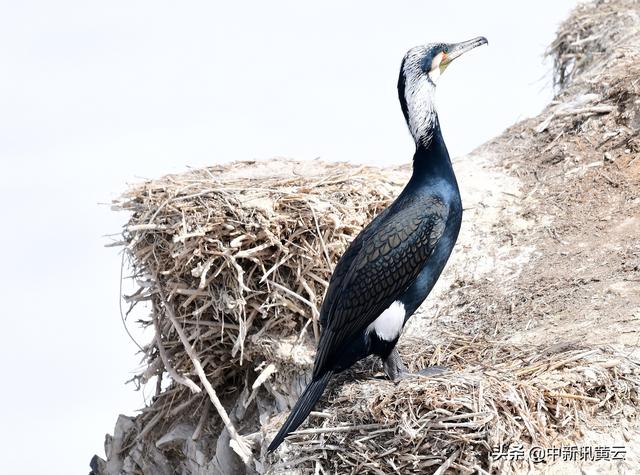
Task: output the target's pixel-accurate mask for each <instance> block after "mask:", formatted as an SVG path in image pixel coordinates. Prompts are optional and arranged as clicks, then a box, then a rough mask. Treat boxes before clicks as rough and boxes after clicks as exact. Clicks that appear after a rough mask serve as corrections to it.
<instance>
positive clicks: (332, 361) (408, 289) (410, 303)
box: [267, 37, 487, 452]
mask: <svg viewBox="0 0 640 475" xmlns="http://www.w3.org/2000/svg"><path fill="white" fill-rule="evenodd" d="M486 43H487V40H486V39H485V38H484V37H478V38H475V39H472V40H469V41H464V42H462V43H453V44H446V43H436V44H428V45H425V46H417V47H415V48H412V49H410V50H409V51H408V52H407V54H406V55H405V57H404V59H403V60H402V66H401V68H400V78H399V80H398V96H399V98H400V104H401V106H402V112H403V113H404V118H405V120H406V121H407V125H408V126H409V130H410V131H411V135H412V136H413V138H414V140H415V143H416V152H415V154H414V156H413V174H412V175H411V179H410V180H409V183H407V185H406V187H405V188H404V190H402V193H400V196H398V198H397V199H396V200H395V201H394V202H393V203H392V204H391V206H389V207H388V208H387V209H385V210H384V211H383V212H382V213H380V214H379V215H378V216H377V217H376V218H375V219H374V220H373V221H371V223H369V225H367V227H366V228H365V229H364V230H363V231H362V232H361V233H360V234H359V235H358V236H357V237H356V238H355V239H354V240H353V242H352V243H351V245H350V246H349V248H348V249H347V250H346V252H345V253H344V255H343V256H342V258H340V260H339V261H338V264H337V265H336V268H335V271H334V273H333V276H332V277H331V282H330V284H329V289H328V290H327V293H326V295H325V298H324V302H323V304H322V309H321V312H320V325H321V334H320V342H319V344H318V351H317V353H316V358H315V364H314V368H313V376H312V380H311V383H309V385H308V386H307V387H306V389H305V390H304V392H303V393H302V395H301V396H300V399H299V400H298V402H297V403H296V405H295V406H294V408H293V409H292V410H291V414H289V418H288V419H287V420H286V422H285V423H284V425H283V426H282V428H281V429H280V431H279V432H278V434H277V435H276V436H275V438H274V439H273V441H272V442H271V444H270V445H269V448H268V449H267V450H268V451H269V452H272V451H274V450H275V449H276V448H277V447H278V446H279V445H280V444H281V443H282V441H283V440H284V438H285V437H286V436H287V435H288V434H289V433H290V432H292V431H294V430H296V429H297V428H298V426H299V425H300V424H301V423H302V422H303V421H304V420H305V419H306V418H307V416H308V415H309V413H310V412H311V409H312V408H313V406H314V404H315V403H316V401H317V400H318V399H319V398H320V396H321V395H322V393H323V391H324V389H325V388H326V386H327V383H328V382H329V380H330V379H331V376H332V375H333V374H335V373H338V372H340V371H343V370H345V369H347V368H349V367H350V366H351V365H353V364H354V363H355V362H356V361H358V360H360V359H362V358H364V357H366V356H368V355H371V354H374V355H377V356H379V357H380V358H382V361H383V363H384V370H385V373H386V374H387V376H388V377H389V378H391V379H393V380H395V379H397V378H399V377H401V376H402V375H403V374H405V373H406V368H405V366H404V364H403V363H402V360H401V359H400V356H399V354H398V351H397V350H396V349H395V346H396V343H397V341H398V338H399V337H400V333H401V332H402V328H403V327H404V325H405V323H406V322H407V320H408V319H409V317H410V316H411V315H412V314H413V312H415V311H416V309H417V308H418V307H419V306H420V304H421V303H422V301H423V300H424V299H425V298H426V297H427V295H428V294H429V292H430V291H431V289H432V288H433V286H434V284H435V283H436V281H437V280H438V277H439V276H440V273H441V272H442V269H443V268H444V266H445V264H446V262H447V260H448V259H449V255H450V254H451V251H452V249H453V246H454V244H455V242H456V239H457V237H458V232H459V230H460V223H461V219H462V203H461V201H460V192H459V190H458V184H457V182H456V177H455V174H454V173H453V168H452V166H451V160H450V159H449V153H448V152H447V147H446V145H445V143H444V139H443V138H442V133H441V131H440V124H439V122H438V114H437V113H436V110H435V105H434V93H435V87H436V81H437V80H438V78H439V77H440V74H441V73H442V72H443V71H444V70H445V68H446V67H447V66H448V65H449V63H451V61H453V60H454V59H455V58H457V57H458V56H460V55H462V54H463V53H465V52H466V51H469V50H471V49H473V48H475V47H476V46H480V45H483V44H486Z"/></svg>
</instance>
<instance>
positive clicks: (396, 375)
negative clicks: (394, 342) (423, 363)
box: [383, 348, 408, 381]
mask: <svg viewBox="0 0 640 475" xmlns="http://www.w3.org/2000/svg"><path fill="white" fill-rule="evenodd" d="M383 366H384V372H385V374H386V375H387V377H388V378H389V379H390V380H391V381H397V380H399V379H401V378H402V377H403V376H405V375H406V374H407V373H408V371H407V367H406V366H405V365H404V363H403V362H402V358H401V357H400V353H398V350H396V349H395V348H394V349H393V350H391V353H390V354H389V356H387V359H386V360H384V364H383Z"/></svg>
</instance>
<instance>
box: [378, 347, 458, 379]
mask: <svg viewBox="0 0 640 475" xmlns="http://www.w3.org/2000/svg"><path fill="white" fill-rule="evenodd" d="M383 366H384V372H385V374H386V375H387V377H388V378H389V379H390V380H391V381H398V380H400V379H402V378H406V377H409V376H436V375H438V374H441V373H444V372H445V371H446V370H447V369H446V368H445V367H444V366H430V367H428V368H424V369H422V370H420V371H418V372H417V373H411V372H409V370H407V367H406V366H405V364H404V363H403V362H402V358H401V357H400V353H398V350H397V349H395V348H394V349H393V350H391V353H390V354H389V356H387V359H385V360H384V364H383Z"/></svg>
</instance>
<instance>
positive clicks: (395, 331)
mask: <svg viewBox="0 0 640 475" xmlns="http://www.w3.org/2000/svg"><path fill="white" fill-rule="evenodd" d="M404 316H405V311H404V305H402V302H400V301H398V300H396V301H395V302H393V303H392V304H391V305H390V306H389V308H388V309H386V310H385V311H384V312H382V313H381V314H380V316H379V317H378V318H376V319H375V320H374V322H373V323H371V324H370V325H369V326H368V327H367V333H369V332H371V331H375V332H376V334H377V335H378V337H379V338H381V339H383V340H385V341H393V340H395V339H396V338H398V336H399V335H400V332H401V331H402V326H403V325H404Z"/></svg>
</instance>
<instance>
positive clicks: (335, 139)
mask: <svg viewBox="0 0 640 475" xmlns="http://www.w3.org/2000/svg"><path fill="white" fill-rule="evenodd" d="M574 3H575V2H574V1H569V0H566V1H564V2H558V1H552V0H539V1H537V2H509V1H499V2H498V1H485V2H479V1H471V0H469V1H450V2H432V1H422V2H419V1H407V0H405V1H395V2H381V1H357V2H356V1H352V2H338V1H327V0H325V1H322V2H313V3H311V2H304V3H303V2H294V1H290V2H283V1H269V2H257V1H254V2H195V1H194V2H168V1H158V0H155V1H120V0H110V1H102V2H96V1H86V0H85V1H57V2H47V1H21V2H8V1H7V2H3V3H2V5H1V7H0V68H1V69H0V70H1V71H2V72H1V73H0V160H1V163H2V168H3V171H2V173H0V198H1V200H2V208H1V209H2V211H1V213H2V214H1V217H2V223H3V232H2V233H1V234H0V246H1V247H2V249H3V250H4V256H3V272H2V273H1V276H0V289H2V294H0V295H1V296H2V302H3V313H4V315H3V317H4V318H3V321H4V329H3V335H4V338H3V340H4V341H3V342H2V345H1V347H0V357H1V358H2V361H3V362H4V365H3V372H2V374H1V375H0V378H2V381H3V385H2V386H3V387H2V391H0V427H2V431H0V452H2V456H1V457H0V473H7V474H9V473H10V474H23V473H25V474H26V473H29V474H36V473H47V474H58V473H59V474H71V473H87V472H88V471H89V468H88V462H89V460H90V458H91V456H92V455H93V454H94V453H99V454H102V453H103V452H102V443H103V440H104V434H105V433H106V432H111V431H112V430H113V425H114V423H115V421H116V417H117V415H118V413H120V412H123V413H128V414H132V413H133V411H134V409H136V408H138V407H140V406H142V405H143V398H142V394H141V393H139V392H134V391H133V387H132V386H131V385H127V386H125V385H124V381H125V380H127V379H129V378H130V377H131V375H132V372H133V370H134V369H135V368H136V367H137V364H138V362H139V356H137V355H135V351H136V347H135V346H134V345H133V343H131V342H130V341H129V340H128V338H127V336H126V335H125V332H124V330H123V328H122V326H121V323H120V319H119V318H120V317H119V313H118V275H119V270H120V269H119V266H120V258H119V255H118V252H117V250H114V249H105V248H104V247H103V246H104V244H106V243H107V242H109V240H108V239H106V238H104V237H103V236H104V235H106V234H111V233H116V232H118V231H119V230H120V229H121V226H122V225H123V224H124V222H125V219H126V216H125V215H124V214H115V213H113V212H111V211H110V210H109V208H108V206H100V205H98V203H100V202H102V203H104V202H109V201H110V200H111V199H112V198H113V197H115V196H117V194H118V193H119V192H120V191H122V190H124V188H125V184H126V183H127V182H132V181H135V180H137V179H138V178H139V177H155V176H158V175H160V174H164V173H168V172H175V171H181V170H185V168H186V167H187V166H195V167H199V166H204V165H211V164H215V163H221V162H226V161H230V160H239V159H252V158H268V157H272V156H290V157H295V158H303V159H311V158H315V157H322V158H323V159H326V160H348V161H352V162H359V163H369V164H380V165H382V164H401V163H407V162H409V161H410V159H411V154H412V148H413V144H412V141H411V138H410V136H409V134H408V132H407V131H406V127H405V125H404V120H403V117H402V113H401V111H400V107H399V105H398V102H397V93H396V81H397V75H398V70H399V66H400V61H401V58H402V56H403V54H404V53H405V51H406V50H407V49H408V48H409V47H412V46H414V45H416V44H421V43H426V42H430V41H447V42H449V41H451V42H453V41H462V40H466V39H469V38H472V37H475V36H478V35H484V36H486V37H487V38H488V39H489V46H488V47H481V48H478V49H477V50H475V51H473V52H472V53H470V54H468V55H467V56H465V57H463V58H461V59H459V60H457V61H456V62H455V63H454V64H453V65H452V66H450V67H449V68H448V69H447V71H446V73H445V74H444V75H443V76H442V78H441V79H440V82H439V85H438V110H439V113H440V120H441V123H442V127H443V130H444V134H445V140H446V142H447V145H448V146H449V150H450V152H451V153H452V155H454V156H455V155H458V154H462V153H466V152H468V151H470V150H471V149H472V148H473V147H475V146H477V145H479V144H481V143H482V142H484V141H486V140H488V139H490V138H491V137H493V136H494V135H496V134H498V133H499V132H500V131H501V130H503V129H504V128H505V127H507V126H508V125H510V124H511V123H513V122H514V121H516V120H517V119H519V118H523V117H526V116H529V115H532V114H535V113H537V112H538V111H539V110H540V109H541V108H542V107H543V106H544V105H545V104H546V102H547V101H548V100H549V99H550V97H551V91H550V78H549V75H548V71H549V66H548V65H546V66H545V65H544V64H543V63H542V54H543V52H544V50H545V47H546V46H547V45H548V44H549V43H550V42H551V40H552V39H553V37H554V33H555V30H556V28H557V26H558V24H559V22H560V21H561V20H562V19H563V18H565V17H566V15H567V14H568V12H569V10H570V8H571V7H572V6H573V5H574ZM545 74H546V76H545Z"/></svg>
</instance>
